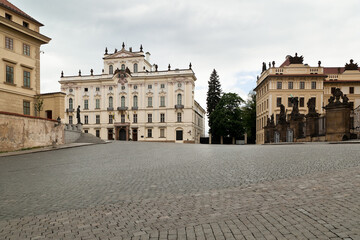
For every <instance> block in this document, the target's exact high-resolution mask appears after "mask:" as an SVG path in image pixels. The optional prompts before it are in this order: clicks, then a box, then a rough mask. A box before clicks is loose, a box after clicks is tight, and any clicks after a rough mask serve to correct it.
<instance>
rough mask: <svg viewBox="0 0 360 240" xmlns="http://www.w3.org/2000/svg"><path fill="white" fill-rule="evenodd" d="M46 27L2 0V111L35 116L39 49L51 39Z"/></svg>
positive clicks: (0, 38) (0, 50)
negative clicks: (42, 31)
mask: <svg viewBox="0 0 360 240" xmlns="http://www.w3.org/2000/svg"><path fill="white" fill-rule="evenodd" d="M42 26H43V24H41V23H40V22H38V21H36V20H35V19H34V18H32V17H30V16H29V15H27V14H26V13H25V12H23V11H21V10H20V9H19V8H17V7H16V6H14V5H13V4H11V3H10V2H8V1H7V0H0V62H1V63H0V75H1V78H0V79H1V80H0V111H3V112H12V113H18V114H24V115H31V116H35V115H36V113H35V109H34V103H35V102H34V101H35V96H36V95H38V94H40V47H41V45H43V44H47V43H48V42H49V41H50V40H51V39H50V38H49V37H47V36H44V35H42V34H41V33H40V27H42Z"/></svg>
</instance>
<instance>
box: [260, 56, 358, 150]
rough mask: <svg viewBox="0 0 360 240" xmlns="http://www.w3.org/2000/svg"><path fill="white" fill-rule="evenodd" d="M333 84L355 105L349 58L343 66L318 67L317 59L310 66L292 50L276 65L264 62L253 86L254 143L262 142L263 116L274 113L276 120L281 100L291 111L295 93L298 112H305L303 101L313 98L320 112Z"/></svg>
mask: <svg viewBox="0 0 360 240" xmlns="http://www.w3.org/2000/svg"><path fill="white" fill-rule="evenodd" d="M335 88H340V89H341V90H342V91H343V93H344V94H346V95H347V96H348V98H349V102H351V103H353V105H354V107H355V108H356V107H357V106H359V105H360V71H359V68H358V66H357V64H354V63H353V61H352V60H351V61H350V63H349V64H347V65H346V66H345V67H339V68H327V67H322V66H321V62H320V61H319V62H318V66H316V67H311V66H309V65H308V64H304V63H303V57H302V56H297V54H295V56H294V57H292V56H287V57H286V60H285V62H284V63H282V64H281V65H280V66H279V67H275V62H272V64H271V63H269V68H267V66H266V65H265V63H264V64H263V71H262V73H261V76H260V77H259V78H258V79H257V86H256V88H255V91H256V143H257V144H263V143H264V140H265V134H264V127H265V126H266V124H267V119H268V117H271V115H272V114H274V120H275V123H276V122H277V121H278V116H279V113H280V105H281V104H283V105H284V106H285V109H286V113H287V114H288V115H289V114H290V113H291V111H292V104H291V102H290V99H291V98H292V97H298V99H299V111H300V113H301V114H307V111H308V108H307V102H308V100H309V99H310V98H315V99H316V111H317V112H318V113H319V114H321V115H324V113H325V112H324V110H323V107H324V106H326V105H327V103H328V99H329V97H330V95H331V91H332V90H333V89H335Z"/></svg>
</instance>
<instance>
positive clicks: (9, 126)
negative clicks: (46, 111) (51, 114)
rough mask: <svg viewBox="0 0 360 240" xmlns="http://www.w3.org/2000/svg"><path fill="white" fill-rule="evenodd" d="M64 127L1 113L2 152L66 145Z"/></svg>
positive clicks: (52, 121) (30, 117)
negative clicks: (54, 144)
mask: <svg viewBox="0 0 360 240" xmlns="http://www.w3.org/2000/svg"><path fill="white" fill-rule="evenodd" d="M64 141H65V139H64V125H63V124H61V125H58V123H57V121H54V120H47V119H44V118H38V117H32V116H25V115H22V114H16V113H7V112H1V111H0V151H15V150H19V149H23V148H33V147H41V146H49V145H52V144H53V142H55V143H56V144H64Z"/></svg>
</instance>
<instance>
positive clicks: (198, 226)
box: [0, 142, 360, 239]
mask: <svg viewBox="0 0 360 240" xmlns="http://www.w3.org/2000/svg"><path fill="white" fill-rule="evenodd" d="M0 239H360V154H359V145H357V144H349V145H329V144H303V145H291V146H209V145H178V144H155V143H121V142H114V143H111V144H106V145H94V146H88V147H81V148H73V149H65V150H58V151H54V152H42V153H36V154H27V155H22V156H16V157H15V156H14V157H5V158H0Z"/></svg>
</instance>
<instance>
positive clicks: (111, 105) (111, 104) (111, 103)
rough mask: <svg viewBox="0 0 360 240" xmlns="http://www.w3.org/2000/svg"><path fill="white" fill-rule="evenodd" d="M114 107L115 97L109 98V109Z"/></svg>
mask: <svg viewBox="0 0 360 240" xmlns="http://www.w3.org/2000/svg"><path fill="white" fill-rule="evenodd" d="M112 107H113V97H109V108H112Z"/></svg>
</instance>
